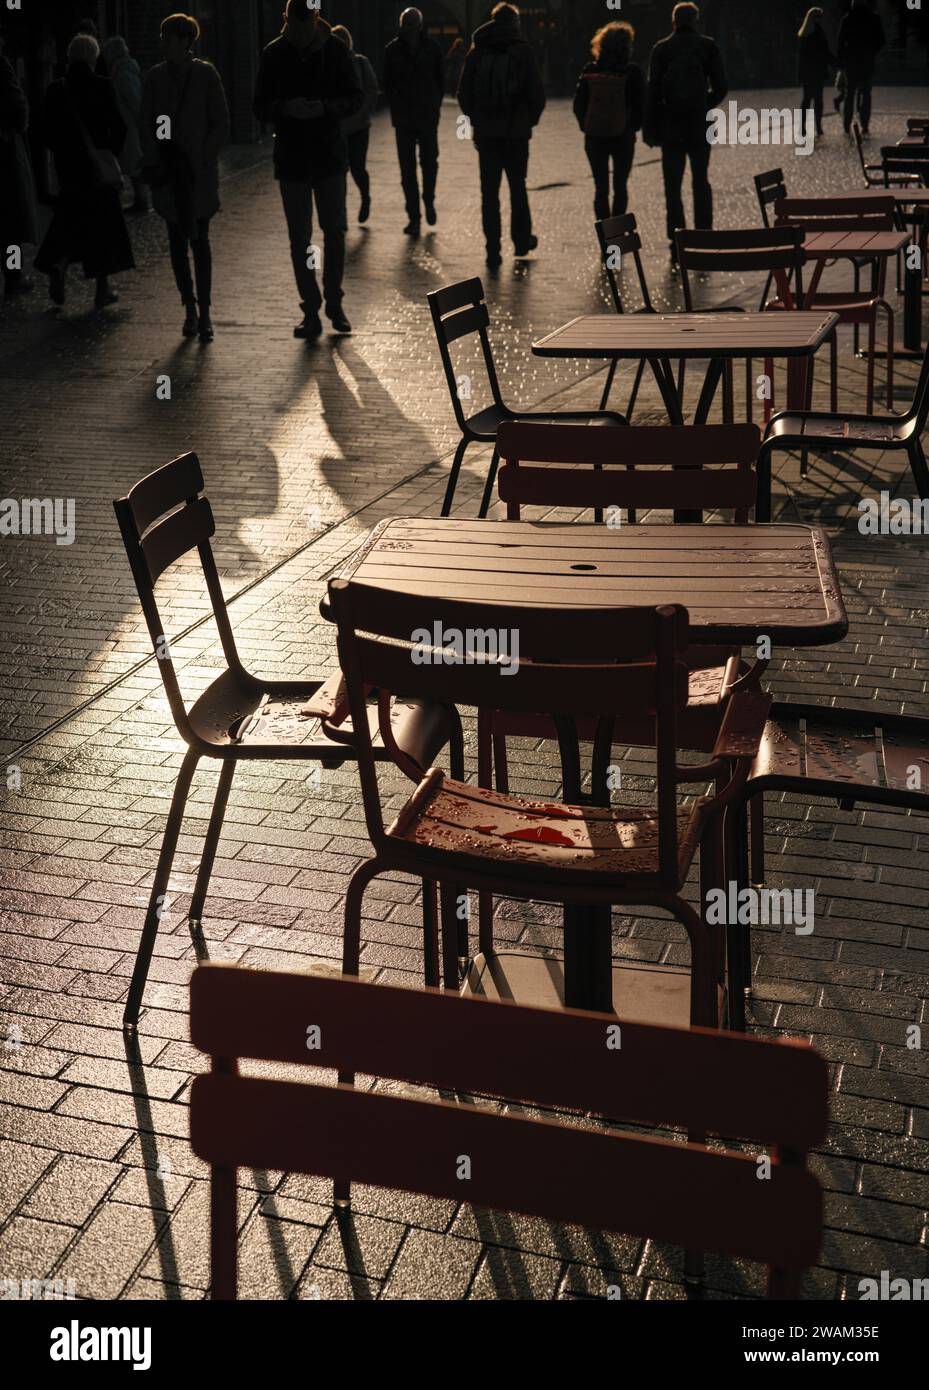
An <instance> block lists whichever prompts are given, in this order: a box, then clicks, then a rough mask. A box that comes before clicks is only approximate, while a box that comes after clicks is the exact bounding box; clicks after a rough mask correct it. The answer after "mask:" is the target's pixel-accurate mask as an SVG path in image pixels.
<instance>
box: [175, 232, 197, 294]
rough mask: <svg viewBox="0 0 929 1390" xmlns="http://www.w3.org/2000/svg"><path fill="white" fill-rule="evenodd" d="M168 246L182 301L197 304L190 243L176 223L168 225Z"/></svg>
mask: <svg viewBox="0 0 929 1390" xmlns="http://www.w3.org/2000/svg"><path fill="white" fill-rule="evenodd" d="M168 246H169V247H170V250H171V269H172V270H173V271H174V282H175V284H176V285H177V288H178V292H179V293H180V296H181V300H182V301H183V303H184V304H186V305H191V304H196V302H197V297H196V295H195V294H194V282H193V280H192V278H191V274H190V258H189V256H188V246H189V242H188V239H187V237H186V236H185V235H184V233H183V232H182V231H181V229H180V227H179V226H178V224H177V223H176V222H169V223H168Z"/></svg>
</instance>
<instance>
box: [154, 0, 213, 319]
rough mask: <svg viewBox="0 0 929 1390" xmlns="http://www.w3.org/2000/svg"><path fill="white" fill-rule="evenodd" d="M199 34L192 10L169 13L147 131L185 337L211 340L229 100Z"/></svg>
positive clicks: (163, 28) (157, 206)
mask: <svg viewBox="0 0 929 1390" xmlns="http://www.w3.org/2000/svg"><path fill="white" fill-rule="evenodd" d="M199 37H200V26H199V24H198V23H197V21H196V20H195V19H194V18H193V16H191V15H171V16H170V17H169V18H168V19H166V20H164V21H163V23H162V26H161V42H162V48H163V50H164V54H165V61H164V62H163V63H158V64H157V65H156V66H155V67H153V68H152V69H151V71H150V72H149V73H148V74H147V75H146V78H145V83H144V86H143V88H142V114H141V136H142V152H143V157H144V163H145V177H146V182H147V183H149V184H150V185H151V188H152V203H153V205H154V208H155V211H156V212H157V213H158V215H159V216H160V217H163V218H164V220H165V222H166V223H167V224H168V239H169V242H170V247H171V265H172V268H173V270H174V278H175V281H176V283H177V288H178V291H179V292H180V296H181V299H182V301H183V303H184V306H185V309H186V311H187V312H186V317H185V319H184V326H183V329H182V332H183V334H184V336H185V337H186V338H193V337H194V336H196V335H197V334H198V333H199V335H200V341H201V342H204V343H208V342H211V341H212V338H213V323H212V319H211V317H210V303H211V299H212V289H213V253H212V249H211V247H210V221H211V219H212V218H213V217H215V215H216V213H217V212H219V207H220V204H219V155H220V151H221V150H222V148H223V146H224V145H225V144H226V142H227V140H228V139H229V108H228V106H227V104H226V94H225V91H224V90H223V84H222V79H221V77H220V75H219V73H218V72H217V71H216V69H215V68H214V67H213V65H212V63H207V62H204V61H203V60H202V59H200V58H195V57H194V55H193V52H192V49H193V45H194V43H195V42H196V41H197V39H198V38H199ZM191 252H192V253H193V262H194V274H193V277H192V276H191V272H190V253H191ZM195 281H196V290H195V288H194V282H195Z"/></svg>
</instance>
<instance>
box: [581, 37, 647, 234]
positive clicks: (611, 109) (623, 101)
mask: <svg viewBox="0 0 929 1390" xmlns="http://www.w3.org/2000/svg"><path fill="white" fill-rule="evenodd" d="M634 40H635V30H634V29H633V27H632V25H631V24H625V23H614V24H606V25H604V27H603V28H602V29H598V30H597V32H596V34H594V37H593V41H592V42H591V45H590V51H591V55H592V62H589V63H588V64H587V66H586V67H585V68H584V70H583V72H582V73H581V76H580V80H579V82H578V84H577V92H576V93H575V97H574V114H575V116H576V117H577V123H578V125H579V126H580V128H581V130H582V131H583V132H584V149H585V151H586V153H587V159H588V161H589V163H590V170H591V173H592V174H593V177H594V214H595V216H596V218H597V221H598V222H599V221H603V219H604V218H607V217H610V216H613V217H621V216H622V214H623V213H624V212H625V211H626V208H627V206H628V201H629V199H628V191H627V185H628V183H629V173H630V171H631V169H632V161H633V159H634V158H635V138H636V131H638V130H641V128H642V113H643V107H644V101H645V79H644V77H643V75H642V69H641V68H640V67H639V65H638V64H637V63H632V62H630V61H629V60H630V56H631V53H632V45H633V42H634ZM611 161H612V165H613V198H612V202H611V201H610V162H611Z"/></svg>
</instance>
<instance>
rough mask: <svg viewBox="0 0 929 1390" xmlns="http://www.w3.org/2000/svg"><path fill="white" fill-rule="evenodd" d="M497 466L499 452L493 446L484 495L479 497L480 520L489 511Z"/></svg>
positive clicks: (498, 464) (498, 463)
mask: <svg viewBox="0 0 929 1390" xmlns="http://www.w3.org/2000/svg"><path fill="white" fill-rule="evenodd" d="M499 466H500V454H499V452H498V451H497V449H496V448H495V449H494V452H493V458H492V459H491V460H490V467H489V469H488V470H487V481H486V482H485V484H484V495H483V497H482V498H481V510H480V511H479V512H478V516H479V517H480V519H481V521H483V520H484V517H485V516H486V515H487V513H488V512H489V511H490V504H491V502H492V501H493V496H494V484H495V483H496V481H497V469H498V468H499Z"/></svg>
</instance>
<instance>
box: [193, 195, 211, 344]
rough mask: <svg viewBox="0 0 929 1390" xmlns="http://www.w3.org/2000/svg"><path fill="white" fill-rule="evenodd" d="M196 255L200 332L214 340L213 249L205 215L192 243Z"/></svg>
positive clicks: (205, 338)
mask: <svg viewBox="0 0 929 1390" xmlns="http://www.w3.org/2000/svg"><path fill="white" fill-rule="evenodd" d="M190 247H191V250H192V251H193V257H194V274H195V276H196V279H197V303H198V305H199V307H200V318H199V324H198V327H199V332H200V337H201V338H202V339H203V340H204V341H205V342H209V341H212V338H213V321H212V318H211V316H210V304H211V302H212V299H213V250H212V247H211V246H210V219H209V218H208V217H203V218H201V219H200V220H199V221H198V222H197V235H196V236H195V237H194V239H193V240H192V241H191V243H190Z"/></svg>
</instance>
